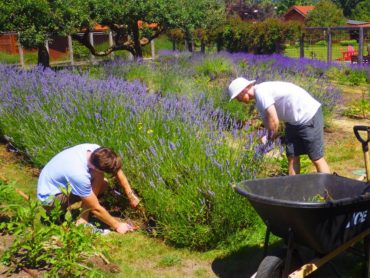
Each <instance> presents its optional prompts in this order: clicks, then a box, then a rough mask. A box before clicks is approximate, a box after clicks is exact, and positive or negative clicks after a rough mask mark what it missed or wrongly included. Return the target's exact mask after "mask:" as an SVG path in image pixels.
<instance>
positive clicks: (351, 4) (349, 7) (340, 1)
mask: <svg viewBox="0 0 370 278" xmlns="http://www.w3.org/2000/svg"><path fill="white" fill-rule="evenodd" d="M361 1H363V0H333V2H334V3H335V4H337V5H338V7H340V8H341V9H342V10H343V14H344V16H346V17H350V16H351V15H352V11H353V9H354V8H355V7H356V6H357V4H359V3H360V2H361Z"/></svg>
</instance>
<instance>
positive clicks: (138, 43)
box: [73, 0, 223, 57]
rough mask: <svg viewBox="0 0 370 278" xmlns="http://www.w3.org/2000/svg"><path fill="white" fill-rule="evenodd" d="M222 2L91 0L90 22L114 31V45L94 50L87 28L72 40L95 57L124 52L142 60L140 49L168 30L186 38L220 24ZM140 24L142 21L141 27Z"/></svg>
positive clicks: (217, 0)
mask: <svg viewBox="0 0 370 278" xmlns="http://www.w3.org/2000/svg"><path fill="white" fill-rule="evenodd" d="M222 3H223V2H222V1H219V0H197V1H194V2H189V1H186V0H152V1H146V0H125V1H124V0H118V1H117V0H115V1H113V0H108V1H100V0H90V11H91V19H92V20H93V21H95V22H97V23H100V24H102V25H105V26H108V27H109V28H110V29H111V30H112V31H113V39H114V45H113V46H110V47H108V48H107V49H105V50H104V51H97V50H96V49H95V48H94V46H93V45H91V44H90V42H89V39H88V35H89V32H90V31H91V30H89V29H86V30H85V34H84V36H83V37H80V36H77V35H74V36H73V38H74V39H76V40H78V41H79V42H80V43H82V44H83V45H85V46H86V47H88V48H89V50H90V51H91V53H93V54H94V55H97V56H104V55H108V54H109V53H111V52H112V51H116V50H127V51H129V52H131V54H132V55H133V56H134V57H141V56H142V47H143V46H145V45H147V44H148V43H150V41H151V40H153V39H155V38H156V37H158V36H159V35H160V34H162V33H163V32H164V31H165V30H167V29H169V28H176V27H177V28H180V29H181V30H182V31H183V32H184V33H185V38H186V39H189V38H191V34H192V31H193V30H194V29H195V28H200V27H204V26H209V25H210V24H213V23H215V22H218V21H220V20H221V19H222V18H223V14H222V13H220V12H219V11H220V10H223V5H222ZM221 7H222V9H221ZM139 21H142V22H143V24H142V25H141V26H138V22H139Z"/></svg>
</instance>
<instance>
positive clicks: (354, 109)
mask: <svg viewBox="0 0 370 278" xmlns="http://www.w3.org/2000/svg"><path fill="white" fill-rule="evenodd" d="M343 115H344V116H347V117H351V118H362V119H369V118H370V91H369V92H368V93H367V95H366V93H365V91H363V92H362V97H361V99H359V100H355V101H352V103H350V104H349V105H348V106H346V108H345V109H344V111H343Z"/></svg>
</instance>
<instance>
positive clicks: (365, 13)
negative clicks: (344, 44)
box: [352, 0, 370, 22]
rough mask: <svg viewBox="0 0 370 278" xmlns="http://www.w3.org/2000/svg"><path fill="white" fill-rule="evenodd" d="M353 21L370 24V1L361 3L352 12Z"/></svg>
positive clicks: (366, 0) (365, 0)
mask: <svg viewBox="0 0 370 278" xmlns="http://www.w3.org/2000/svg"><path fill="white" fill-rule="evenodd" d="M352 19H356V20H362V21H367V22H370V0H364V1H362V2H360V3H359V4H358V5H357V6H356V8H355V9H354V10H353V11H352Z"/></svg>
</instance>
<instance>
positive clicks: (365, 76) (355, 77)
mask: <svg viewBox="0 0 370 278" xmlns="http://www.w3.org/2000/svg"><path fill="white" fill-rule="evenodd" d="M325 75H326V76H327V77H328V78H330V79H331V80H335V81H336V82H339V83H340V84H345V85H351V86H353V85H354V86H358V85H363V84H368V83H369V82H370V78H369V71H368V70H367V69H366V68H364V69H357V70H353V69H350V68H346V67H343V68H337V67H332V68H330V69H328V71H327V72H325Z"/></svg>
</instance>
